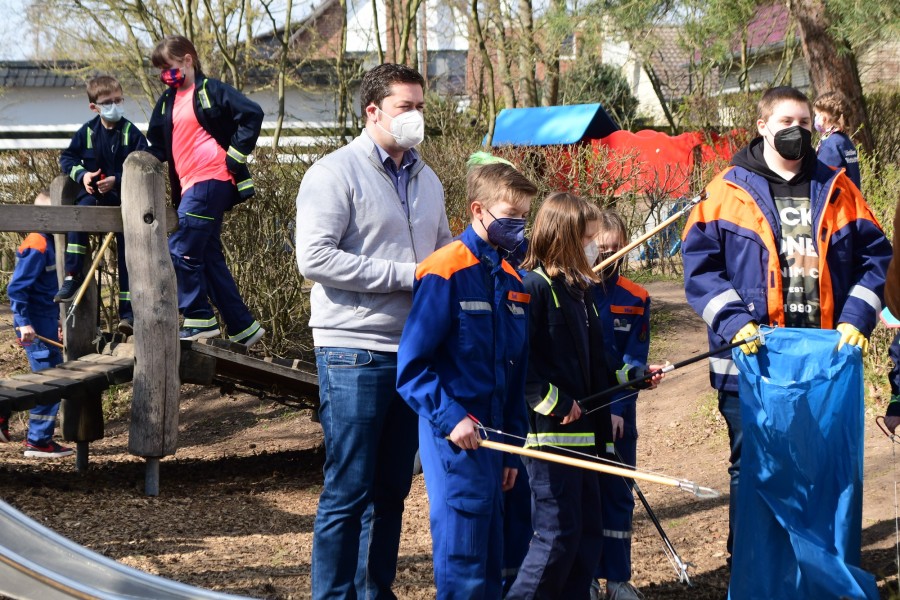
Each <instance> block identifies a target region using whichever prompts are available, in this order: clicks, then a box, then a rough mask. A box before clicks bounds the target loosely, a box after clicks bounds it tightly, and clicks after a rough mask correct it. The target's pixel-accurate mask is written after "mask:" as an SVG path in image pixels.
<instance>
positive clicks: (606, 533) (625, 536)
mask: <svg viewBox="0 0 900 600" xmlns="http://www.w3.org/2000/svg"><path fill="white" fill-rule="evenodd" d="M603 537H608V538H613V539H616V540H630V539H631V532H630V531H616V530H614V529H604V530H603Z"/></svg>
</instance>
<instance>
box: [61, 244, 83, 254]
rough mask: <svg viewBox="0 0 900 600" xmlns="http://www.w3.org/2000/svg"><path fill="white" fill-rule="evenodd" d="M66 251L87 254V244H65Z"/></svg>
mask: <svg viewBox="0 0 900 600" xmlns="http://www.w3.org/2000/svg"><path fill="white" fill-rule="evenodd" d="M66 252H67V253H69V254H87V246H82V245H81V244H66Z"/></svg>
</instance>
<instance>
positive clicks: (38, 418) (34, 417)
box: [28, 414, 56, 421]
mask: <svg viewBox="0 0 900 600" xmlns="http://www.w3.org/2000/svg"><path fill="white" fill-rule="evenodd" d="M28 419H29V420H31V421H55V420H56V415H35V414H29V415H28Z"/></svg>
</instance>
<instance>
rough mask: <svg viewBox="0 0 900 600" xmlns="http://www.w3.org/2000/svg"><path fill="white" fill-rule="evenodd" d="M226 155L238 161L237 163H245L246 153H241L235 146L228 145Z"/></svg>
mask: <svg viewBox="0 0 900 600" xmlns="http://www.w3.org/2000/svg"><path fill="white" fill-rule="evenodd" d="M228 156H230V157H231V158H233V159H234V160H236V161H238V162H239V163H245V162H247V155H246V154H242V153H241V152H240V151H239V150H238V149H237V148H235V147H234V146H229V147H228Z"/></svg>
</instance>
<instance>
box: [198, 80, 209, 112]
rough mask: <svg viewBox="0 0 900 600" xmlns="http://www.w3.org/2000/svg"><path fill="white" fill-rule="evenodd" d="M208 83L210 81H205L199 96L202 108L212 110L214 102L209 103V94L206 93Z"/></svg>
mask: <svg viewBox="0 0 900 600" xmlns="http://www.w3.org/2000/svg"><path fill="white" fill-rule="evenodd" d="M208 81H209V79H204V80H203V87H202V88H200V91H199V92H197V96H199V98H200V106H201V107H203V109H204V110H206V109H208V108H212V102H210V101H209V94H207V93H206V83H207V82H208Z"/></svg>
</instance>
